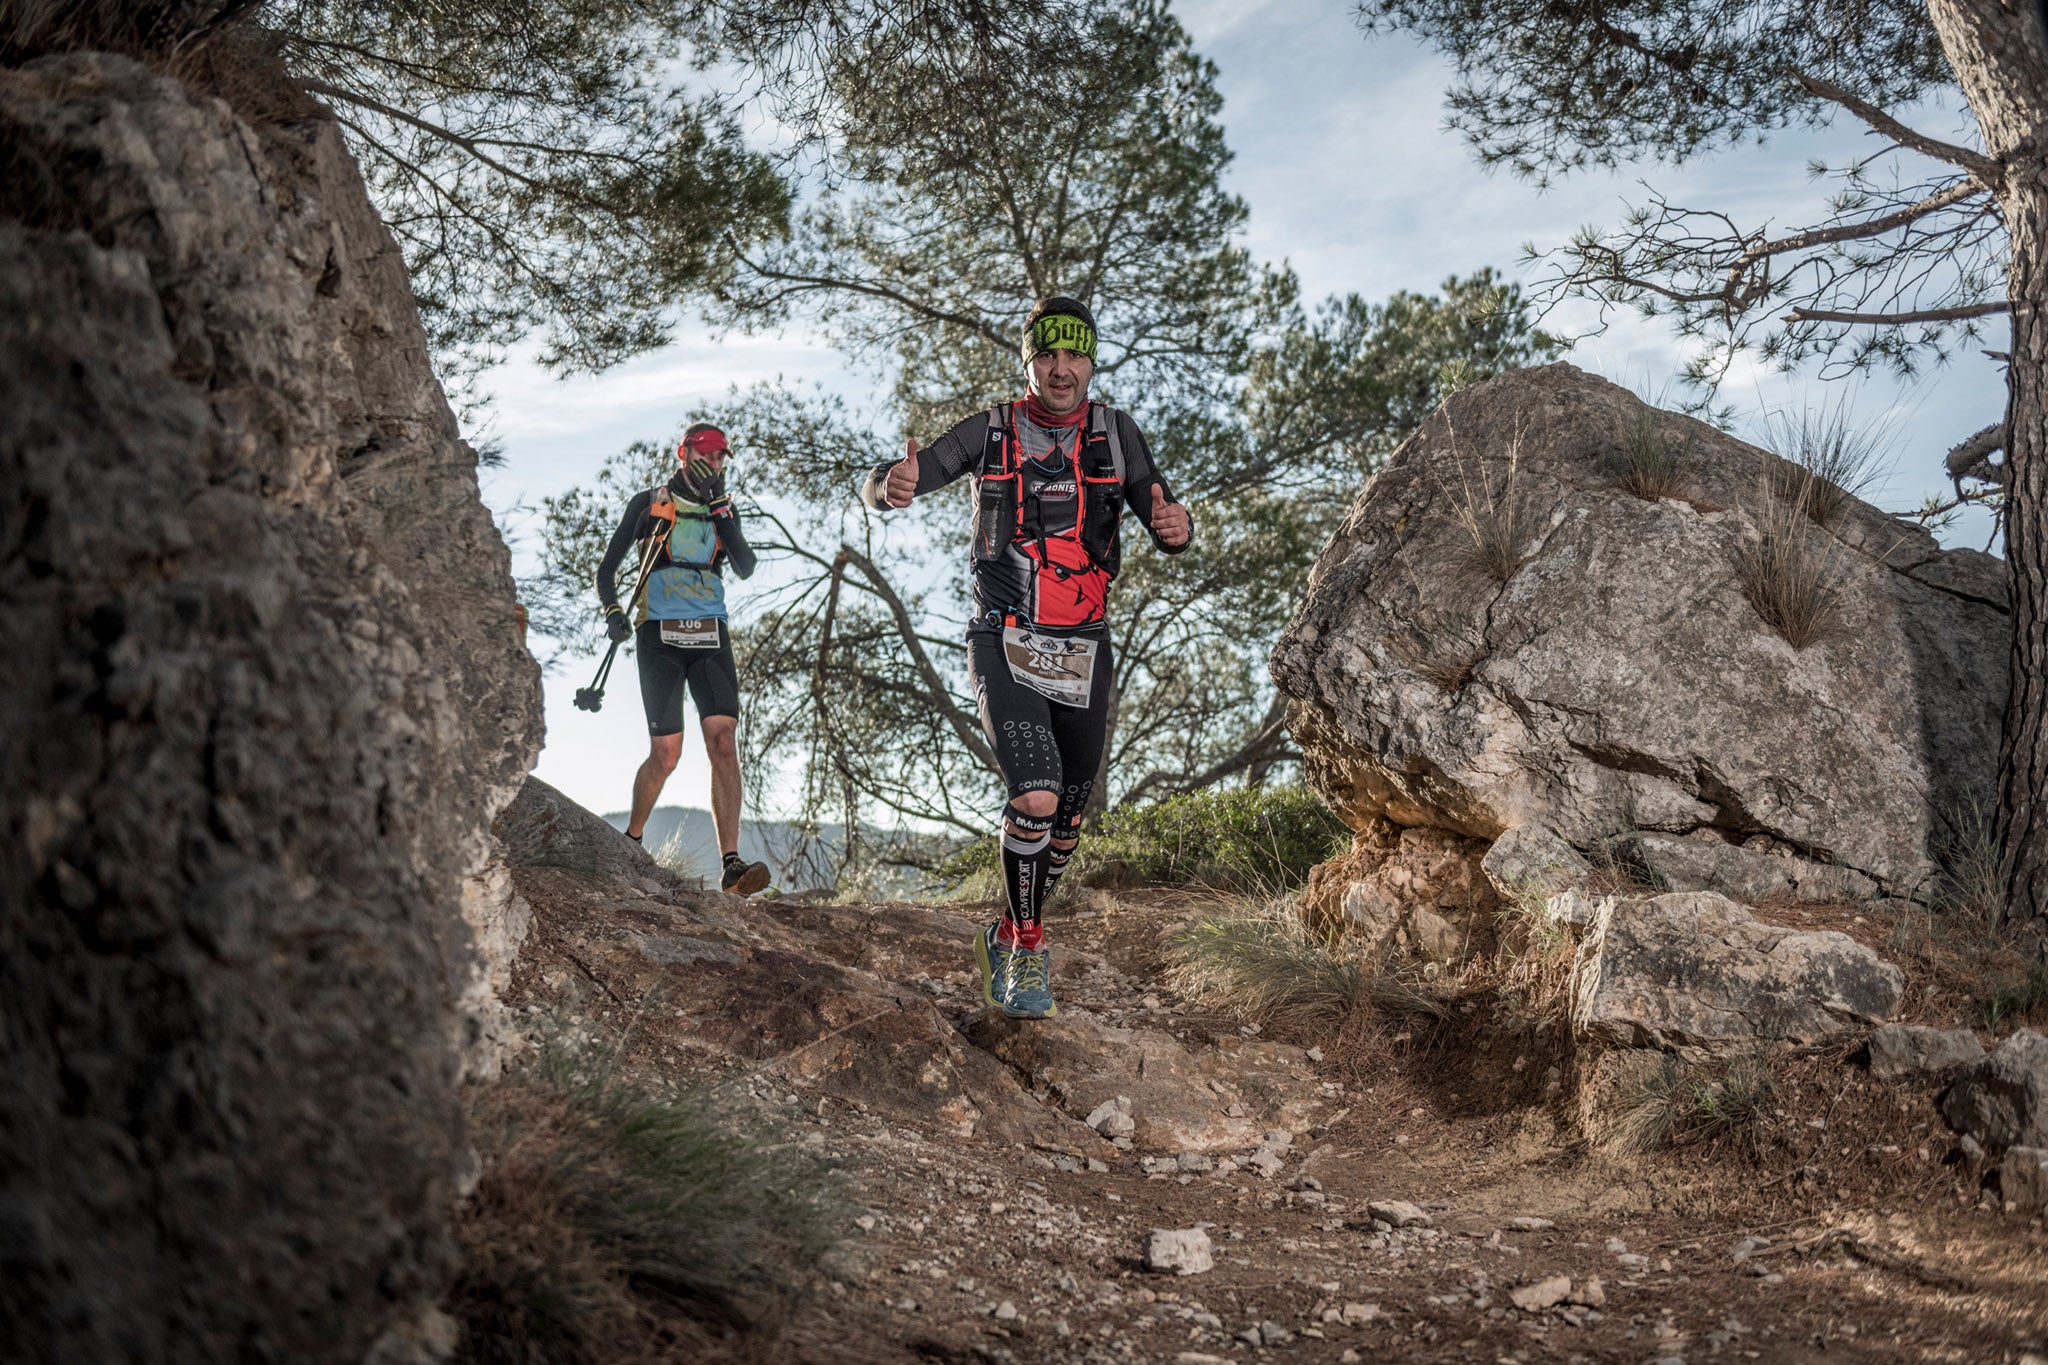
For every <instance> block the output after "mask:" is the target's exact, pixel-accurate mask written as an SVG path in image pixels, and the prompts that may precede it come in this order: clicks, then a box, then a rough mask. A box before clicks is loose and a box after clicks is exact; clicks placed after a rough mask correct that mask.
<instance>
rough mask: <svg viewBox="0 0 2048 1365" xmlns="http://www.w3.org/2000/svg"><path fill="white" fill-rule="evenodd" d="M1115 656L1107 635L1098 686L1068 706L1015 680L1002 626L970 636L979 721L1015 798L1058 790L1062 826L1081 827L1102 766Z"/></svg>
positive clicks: (1098, 664)
mask: <svg viewBox="0 0 2048 1365" xmlns="http://www.w3.org/2000/svg"><path fill="white" fill-rule="evenodd" d="M1114 668H1115V660H1114V659H1113V657H1112V656H1111V653H1110V645H1109V641H1108V640H1107V639H1105V640H1103V641H1102V643H1101V645H1100V646H1099V647H1098V651H1097V657H1096V661H1095V680H1094V687H1093V688H1092V690H1091V691H1090V692H1089V695H1088V704H1087V705H1086V706H1068V705H1066V704H1064V703H1061V702H1056V701H1053V700H1051V699H1050V698H1048V697H1044V696H1041V695H1040V694H1039V693H1038V692H1036V691H1034V690H1032V689H1031V688H1029V687H1027V686H1025V685H1024V684H1023V683H1021V682H1018V681H1017V679H1016V677H1015V676H1014V675H1013V674H1012V673H1011V672H1010V664H1009V661H1008V660H1007V659H1006V658H1005V657H1004V655H1003V636H1002V632H1001V631H997V630H985V629H984V630H974V631H970V632H969V633H968V636H967V673H968V678H969V679H970V680H971V681H972V682H973V684H974V698H975V702H976V704H977V705H978V706H979V707H980V709H981V726H982V729H983V730H984V731H985V732H986V733H987V734H988V742H989V744H990V745H991V746H992V747H993V748H994V749H995V751H996V763H997V764H998V765H999V766H1000V767H1001V768H1002V770H1003V782H1004V783H1005V784H1006V785H1007V786H1008V787H1009V792H1010V796H1011V798H1012V799H1014V798H1016V797H1019V796H1022V795H1024V794H1025V793H1026V792H1042V791H1049V792H1057V793H1059V798H1060V803H1059V809H1058V812H1057V814H1056V815H1055V817H1054V818H1055V821H1056V823H1057V826H1058V828H1059V830H1061V831H1066V830H1071V829H1074V828H1077V827H1078V826H1079V825H1080V823H1081V813H1082V811H1084V810H1085V809H1086V808H1087V805H1088V793H1089V792H1090V791H1091V790H1093V789H1094V786H1095V770H1096V768H1098V767H1100V766H1101V764H1102V746H1103V743H1104V741H1105V739H1106V738H1107V736H1106V735H1105V733H1104V731H1105V730H1106V728H1107V725H1108V721H1109V680H1110V674H1111V672H1113V671H1114Z"/></svg>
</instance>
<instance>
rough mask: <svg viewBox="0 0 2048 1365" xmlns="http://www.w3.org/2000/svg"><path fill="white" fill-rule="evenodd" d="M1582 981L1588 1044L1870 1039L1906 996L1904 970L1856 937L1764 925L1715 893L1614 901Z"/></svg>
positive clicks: (1598, 922) (1577, 1015) (1580, 1013)
mask: <svg viewBox="0 0 2048 1365" xmlns="http://www.w3.org/2000/svg"><path fill="white" fill-rule="evenodd" d="M1574 981H1575V983H1576V985H1575V995H1574V1001H1573V1011H1572V1018H1573V1024H1574V1026H1575V1027H1576V1028H1577V1029H1578V1030H1579V1031H1580V1032H1581V1033H1582V1034H1584V1035H1585V1036H1588V1037H1592V1038H1596V1039H1599V1040H1601V1041H1604V1042H1607V1043H1611V1044H1614V1045H1617V1046H1621V1047H1655V1048H1666V1049H1670V1048H1698V1049H1701V1050H1704V1051H1709V1052H1713V1051H1726V1050H1729V1049H1731V1048H1736V1047H1741V1046H1747V1045H1754V1044H1760V1043H1767V1042H1776V1041H1785V1042H1792V1043H1802V1044H1803V1043H1814V1042H1819V1041H1821V1040H1822V1039H1826V1038H1832V1037H1836V1036H1839V1035H1841V1034H1844V1033H1850V1032H1858V1031H1861V1030H1862V1029H1865V1028H1868V1027H1869V1026H1870V1025H1872V1024H1875V1023H1878V1022H1880V1021H1882V1020H1883V1019H1884V1018H1885V1017H1886V1016H1888V1015H1890V1014H1891V1013H1892V1012H1893V1011H1895V1010H1896V1009H1897V1008H1898V1005H1899V999H1900V997H1901V995H1902V994H1903V992H1904V989H1905V978H1904V976H1903V975H1902V974H1901V973H1900V971H1899V969H1898V968H1897V967H1894V966H1892V965H1891V964H1890V963H1888V962H1883V961H1881V960H1879V958H1878V956H1877V955H1876V954H1875V953H1873V952H1871V951H1870V950H1869V949H1868V948H1865V947H1863V946H1862V945H1861V944H1859V943H1857V942H1855V941H1854V940H1853V939H1851V938H1849V937H1848V936H1847V935H1846V934H1839V933H1835V932H1833V931H1832V930H1829V931H1822V932H1802V931H1798V930H1793V929H1780V928H1777V927H1775V926H1773V925H1768V924H1763V923H1761V922H1759V921H1758V920H1757V918H1756V917H1755V916H1754V915H1752V914H1750V913H1749V911H1747V910H1745V909H1744V908H1743V907H1742V906H1740V905H1737V904H1736V903H1735V902H1733V901H1731V900H1728V899H1727V898H1726V897H1724V896H1718V895H1715V894H1714V893H1713V892H1710V891H1697V892H1677V893H1673V894H1670V895H1664V896H1654V897H1651V898H1649V899H1647V900H1628V899H1619V898H1617V899H1615V900H1612V901H1607V902H1604V903H1603V905H1602V908H1601V911H1600V913H1599V914H1598V916H1597V917H1596V918H1595V919H1594V921H1593V923H1592V924H1591V926H1589V928H1588V931H1587V934H1586V938H1585V941H1584V942H1583V943H1582V944H1581V945H1580V947H1579V955H1578V960H1577V962H1576V964H1575V966H1574Z"/></svg>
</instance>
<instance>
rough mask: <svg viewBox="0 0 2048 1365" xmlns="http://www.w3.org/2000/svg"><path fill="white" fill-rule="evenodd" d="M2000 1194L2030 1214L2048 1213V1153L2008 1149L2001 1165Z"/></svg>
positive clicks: (2031, 1149)
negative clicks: (2045, 1211)
mask: <svg viewBox="0 0 2048 1365" xmlns="http://www.w3.org/2000/svg"><path fill="white" fill-rule="evenodd" d="M1998 1192H1999V1194H2000V1195H2001V1196H2002V1197H2003V1198H2004V1199H2005V1201H2006V1202H2007V1203H2008V1204H2013V1205H2016V1206H2017V1211H2018V1212H2020V1213H2026V1214H2035V1213H2040V1212H2042V1211H2044V1210H2048V1150H2044V1149H2042V1148H2039V1147H2008V1148H2006V1149H2005V1157H2004V1159H2003V1160H2001V1161H2000V1162H1999V1163H1998Z"/></svg>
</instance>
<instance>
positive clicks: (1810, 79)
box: [1790, 70, 2005, 194]
mask: <svg viewBox="0 0 2048 1365" xmlns="http://www.w3.org/2000/svg"><path fill="white" fill-rule="evenodd" d="M1790 75H1791V77H1792V79H1793V80H1794V81H1796V82H1798V83H1799V85H1800V86H1801V87H1802V88H1803V89H1805V90H1806V92H1807V93H1808V94H1811V95H1816V96H1818V97H1819V98H1821V99H1824V100H1827V101H1828V102H1829V103H1831V104H1839V105H1840V106H1842V108H1844V109H1847V110H1848V111H1849V112H1850V113H1852V114H1854V115H1855V116H1856V117H1857V118H1859V119H1862V120H1863V121H1864V122H1865V123H1867V124H1869V125H1870V126H1871V127H1872V128H1873V129H1875V130H1876V131H1878V132H1880V133H1883V134H1884V135H1885V136H1886V137H1888V138H1890V139H1891V140H1892V141H1894V142H1896V143H1898V144H1899V145H1900V146H1901V147H1909V148H1911V149H1912V150H1913V151H1916V152H1918V153H1920V154H1921V155H1922V156H1928V157H1932V158H1934V159H1935V160H1936V161H1946V162H1948V163H1949V164H1950V165H1951V166H1960V167H1962V169H1964V170H1965V171H1968V172H1969V173H1970V178H1971V179H1972V180H1974V181H1976V182H1977V185H1978V186H1979V188H1982V189H1986V190H1990V191H1991V192H1992V193H1994V194H1995V193H1997V192H1998V190H1999V189H2000V188H2001V187H2002V186H2003V185H2004V184H2005V169H2004V167H2002V166H2000V165H1999V164H1998V163H1997V162H1996V161H1993V160H1992V159H1991V158H1990V157H1988V156H1985V155H1984V154H1983V153H1982V152H1973V151H1971V150H1970V149H1969V148H1968V147H1958V146H1956V145H1955V144H1954V143H1952V142H1943V141H1941V140H1940V139H1939V138H1932V137H1929V136H1927V135H1926V134H1925V133H1921V132H1916V131H1914V130H1913V129H1911V128H1908V127H1907V126H1906V125H1905V124H1903V123H1901V122H1899V121H1898V120H1897V119H1895V118H1893V117H1892V116H1891V115H1890V114H1887V113H1886V112H1885V111H1884V110H1882V109H1880V108H1878V107H1877V106H1876V105H1874V104H1871V103H1868V102H1867V101H1864V100H1860V99H1858V98H1857V97H1856V96H1854V95H1852V94H1850V93H1849V92H1848V91H1846V90H1844V89H1842V88H1841V87H1840V86H1838V85H1835V84H1833V83H1831V82H1829V81H1824V80H1822V79H1821V78H1820V77H1818V76H1810V75H1808V74H1807V73H1806V72H1804V71H1798V70H1794V71H1792V72H1791V73H1790Z"/></svg>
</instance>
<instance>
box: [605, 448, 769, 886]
mask: <svg viewBox="0 0 2048 1365" xmlns="http://www.w3.org/2000/svg"><path fill="white" fill-rule="evenodd" d="M729 453H730V449H729V447H728V446H727V444H726V439H725V433H724V432H722V431H720V430H719V429H718V428H717V427H714V426H712V425H711V424H710V423H709V422H698V423H696V424H695V425H694V426H692V427H691V428H690V429H689V430H688V431H686V432H684V433H683V439H682V443H681V444H680V445H678V446H677V447H676V472H675V473H674V474H673V475H671V476H670V477H669V480H668V482H667V483H665V484H663V485H661V486H660V487H658V488H650V489H647V490H646V491H645V492H642V493H638V494H635V495H634V497H633V500H632V501H631V502H629V503H627V504H626V512H625V515H624V516H623V517H621V518H620V519H619V527H618V530H616V531H614V532H613V533H612V540H611V545H610V546H609V547H608V548H607V549H606V550H605V556H604V561H603V562H602V563H601V564H599V565H598V566H597V595H598V600H599V601H600V602H601V603H602V604H603V607H604V618H605V629H606V631H607V632H608V633H609V634H610V635H611V638H612V640H613V641H614V642H623V641H624V640H626V639H627V638H629V637H631V638H632V639H633V654H634V658H635V659H637V660H638V662H639V665H640V700H641V702H642V704H643V705H644V706H645V707H646V710H647V732H648V736H649V739H648V745H649V749H648V754H647V758H646V759H645V761H643V762H642V763H641V764H640V770H639V771H638V772H636V773H635V774H634V775H633V810H632V814H631V815H630V816H628V817H627V820H626V837H627V838H629V839H632V840H634V841H636V842H637V841H638V840H639V838H640V836H641V834H642V833H643V832H644V831H645V829H646V827H647V817H648V816H649V815H651V814H653V813H654V803H655V801H656V800H658V799H659V798H660V796H661V789H662V786H663V785H664V784H665V783H667V781H668V775H669V774H670V773H672V772H674V771H675V768H676V764H677V762H679V761H680V760H681V758H682V756H683V689H684V688H685V687H686V686H687V687H688V688H689V691H690V701H691V703H692V704H694V705H695V706H696V708H697V725H698V728H699V729H701V730H702V731H703V732H704V752H705V756H706V757H707V758H709V759H710V760H711V827H712V829H713V831H714V832H716V834H717V835H718V846H719V848H720V849H721V850H722V851H723V852H724V855H725V866H724V868H723V869H722V870H721V874H720V877H719V884H720V885H721V886H722V887H723V888H724V889H725V890H726V891H729V892H731V893H733V894H734V895H738V896H751V895H753V894H754V893H755V892H756V891H759V890H761V889H762V888H764V887H766V886H767V885H768V882H769V878H770V874H769V871H768V866H767V864H765V863H755V862H748V861H747V860H746V859H744V858H742V857H740V854H739V847H740V755H739V745H738V742H737V736H738V731H739V723H740V722H739V715H740V679H739V670H738V668H737V667H736V666H735V665H734V662H733V657H732V637H731V635H730V634H729V633H728V628H727V625H726V614H725V580H724V578H723V577H722V576H721V570H722V569H723V568H724V567H725V565H727V564H731V565H732V567H733V571H734V572H735V573H737V574H739V576H740V577H741V578H750V577H752V576H753V573H754V551H753V549H752V547H751V546H749V545H748V544H747V538H746V535H745V534H744V533H743V532H742V531H741V530H740V516H739V513H738V512H736V511H734V510H733V506H732V499H731V498H729V497H727V496H726V492H725V461H726V457H727V455H728V454H729ZM650 537H657V538H659V541H660V543H659V544H658V545H657V546H655V547H654V558H653V560H652V562H651V566H650V567H649V569H648V571H647V574H648V582H647V591H646V592H645V593H643V594H642V595H641V599H640V620H639V621H638V622H634V621H630V620H628V619H627V616H626V609H625V608H624V607H621V606H620V605H619V588H618V581H619V567H620V566H621V565H622V564H624V563H625V562H626V555H627V552H628V551H630V550H631V549H632V548H633V545H634V543H635V542H636V541H639V542H645V541H646V540H648V539H649V538H650ZM636 627H637V629H636Z"/></svg>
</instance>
